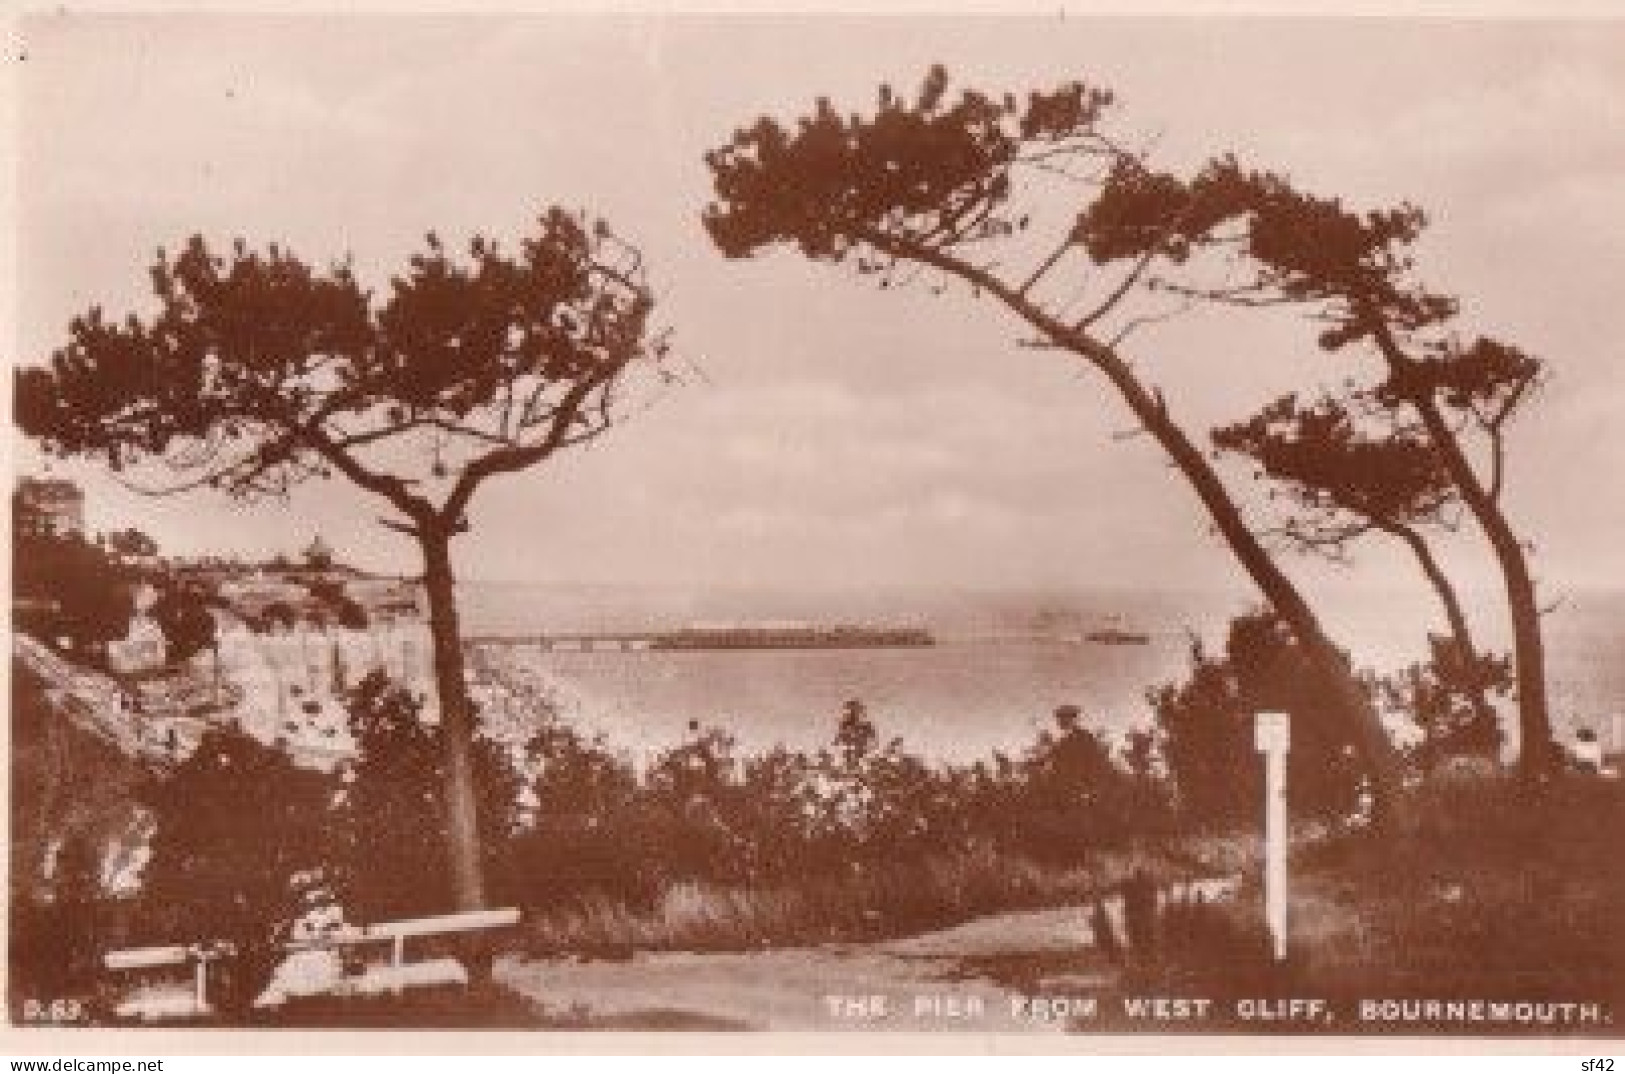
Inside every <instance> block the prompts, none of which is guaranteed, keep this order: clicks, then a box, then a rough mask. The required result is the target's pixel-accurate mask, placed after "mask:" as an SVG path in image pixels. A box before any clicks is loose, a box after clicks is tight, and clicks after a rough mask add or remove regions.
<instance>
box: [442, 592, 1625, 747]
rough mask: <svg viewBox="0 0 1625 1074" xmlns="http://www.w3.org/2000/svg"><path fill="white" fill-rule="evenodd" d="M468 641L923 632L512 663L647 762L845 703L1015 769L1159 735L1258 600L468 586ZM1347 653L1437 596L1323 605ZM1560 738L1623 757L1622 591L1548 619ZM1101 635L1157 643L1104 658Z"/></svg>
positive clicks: (1390, 651)
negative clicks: (711, 737) (1071, 748)
mask: <svg viewBox="0 0 1625 1074" xmlns="http://www.w3.org/2000/svg"><path fill="white" fill-rule="evenodd" d="M459 595H460V602H461V608H462V619H463V627H464V632H465V634H467V635H470V636H475V637H478V636H480V635H526V634H545V633H550V632H557V633H566V632H610V631H616V630H625V631H635V630H668V629H675V628H679V627H682V626H687V625H696V624H705V625H718V624H725V623H726V624H739V625H747V624H752V625H754V624H764V623H776V624H785V623H798V624H803V623H805V624H820V625H836V624H842V623H857V624H864V625H874V626H880V625H885V626H922V627H925V628H927V629H929V630H930V631H931V632H932V634H933V636H934V637H935V638H936V640H937V644H936V645H933V646H930V647H922V648H863V649H803V650H713V651H659V650H652V651H650V650H646V651H630V652H625V651H595V652H572V651H552V652H543V651H539V650H534V649H520V650H514V651H513V655H514V658H516V659H520V660H522V661H524V662H525V663H526V664H527V666H529V667H531V668H534V669H535V670H536V671H538V672H540V673H542V674H544V675H545V676H546V677H547V678H548V679H549V680H550V681H551V682H553V683H554V684H555V685H556V686H557V688H558V689H559V691H560V693H561V696H563V697H564V698H566V699H567V704H566V706H565V708H566V711H567V713H568V715H569V718H570V719H572V720H574V721H576V722H579V723H580V724H581V725H582V727H583V730H586V731H589V732H590V733H594V734H601V735H602V736H603V737H604V738H605V740H606V741H607V742H608V743H609V744H610V745H612V746H613V747H615V748H617V749H619V750H621V751H623V752H626V753H628V754H630V755H632V756H634V757H638V758H643V759H647V758H648V757H649V756H652V755H653V754H654V753H656V752H658V751H660V750H663V749H666V748H669V747H670V746H672V745H674V744H677V743H680V742H682V741H684V740H685V739H686V738H687V737H689V736H690V735H691V734H692V733H693V731H694V728H695V727H700V728H710V727H715V728H720V729H722V730H724V731H726V732H727V733H728V734H730V735H731V736H733V738H734V739H735V741H736V743H737V745H738V748H739V749H740V750H741V751H742V752H757V751H760V750H764V749H769V748H772V747H774V746H779V745H783V746H788V747H791V748H795V749H816V748H818V747H820V746H823V745H827V744H828V743H829V742H830V739H831V737H832V735H833V733H834V729H835V726H836V721H837V719H838V717H839V714H840V712H841V710H842V706H843V705H845V704H846V703H847V702H849V701H858V702H861V703H862V704H863V705H864V707H865V708H866V709H867V711H868V712H869V714H870V715H871V717H873V719H874V720H875V722H876V724H877V725H878V727H879V730H880V732H881V734H882V736H883V737H884V738H887V739H889V738H892V737H897V738H900V739H902V742H903V744H904V746H905V748H907V749H909V750H910V751H912V752H914V753H916V754H919V755H921V756H924V757H926V758H928V759H931V760H934V761H937V762H950V761H951V762H959V763H963V762H966V761H970V760H975V759H980V758H986V757H989V756H991V755H992V754H993V753H995V752H1004V753H1006V754H1009V755H1018V754H1019V753H1021V752H1022V751H1023V750H1024V749H1026V748H1027V747H1028V746H1030V745H1031V744H1032V742H1033V741H1034V739H1035V737H1036V736H1037V734H1038V733H1039V731H1040V730H1042V729H1043V728H1044V727H1046V726H1049V725H1051V724H1052V716H1053V713H1054V711H1055V710H1056V709H1057V708H1059V707H1060V706H1063V705H1075V706H1077V707H1079V708H1080V709H1081V710H1082V711H1083V713H1084V714H1085V717H1086V718H1087V719H1088V720H1089V722H1091V723H1092V724H1094V725H1095V726H1098V727H1100V728H1102V729H1105V730H1107V731H1108V732H1116V733H1121V732H1123V731H1126V730H1128V729H1131V728H1135V727H1144V726H1147V725H1149V724H1150V722H1151V709H1150V705H1149V702H1148V700H1147V693H1148V691H1150V690H1152V689H1154V688H1155V687H1157V686H1159V685H1162V684H1167V683H1173V682H1177V681H1180V680H1181V679H1182V677H1183V675H1184V673H1185V672H1186V671H1187V669H1188V668H1189V664H1190V658H1191V651H1192V645H1193V643H1194V642H1197V641H1200V642H1201V643H1202V644H1204V645H1205V646H1207V648H1208V651H1210V652H1212V651H1217V650H1218V649H1220V648H1221V647H1222V643H1223V637H1224V631H1225V627H1226V624H1227V623H1228V621H1229V619H1230V618H1231V617H1232V616H1233V615H1235V614H1237V613H1240V612H1242V611H1245V610H1246V609H1247V608H1249V607H1250V606H1254V605H1256V600H1252V599H1249V598H1248V597H1247V596H1246V595H1244V594H1234V593H1225V592H1218V591H1152V590H1129V589H1113V588H1093V589H1077V590H1066V591H1060V590H1056V591H1014V590H1012V591H970V590H967V591H925V590H917V589H907V588H897V589H867V590H862V591H856V590H855V591H851V592H834V591H830V590H827V589H826V590H820V591H817V592H800V591H795V590H788V589H787V590H782V591H768V590H761V589H751V590H744V589H739V590H734V589H725V588H705V589H701V588H694V587H681V586H609V585H605V586H591V585H547V584H534V583H500V582H465V583H462V584H461V586H460V590H459ZM1465 603H1467V604H1468V607H1469V610H1470V612H1471V613H1473V614H1474V617H1475V629H1476V630H1477V632H1478V634H1479V637H1480V643H1481V645H1483V646H1484V647H1486V648H1500V649H1503V650H1504V649H1505V648H1506V647H1507V642H1506V641H1505V637H1506V634H1507V632H1506V630H1505V629H1504V626H1503V625H1502V624H1500V623H1498V622H1497V621H1496V620H1497V616H1498V615H1500V614H1501V606H1500V605H1499V603H1498V602H1497V601H1495V600H1493V599H1482V600H1479V599H1474V598H1473V597H1472V596H1471V595H1468V597H1467V599H1466V601H1465ZM1320 607H1322V608H1323V609H1324V610H1323V612H1322V615H1323V618H1324V619H1325V623H1326V626H1327V629H1328V633H1330V634H1331V635H1332V636H1333V637H1334V639H1335V640H1336V641H1337V642H1338V643H1339V644H1340V645H1343V646H1344V647H1346V648H1347V649H1348V650H1349V651H1350V652H1351V653H1352V654H1353V656H1354V658H1355V661H1356V663H1357V664H1358V665H1359V666H1361V667H1365V668H1371V669H1374V670H1379V671H1392V670H1395V669H1397V668H1400V667H1403V666H1405V665H1406V664H1407V663H1410V662H1412V661H1414V660H1416V659H1418V658H1420V657H1421V656H1422V655H1423V653H1424V652H1425V648H1426V633H1427V631H1429V630H1437V629H1439V624H1438V616H1437V613H1436V610H1435V609H1433V608H1432V607H1430V605H1429V604H1428V602H1427V600H1426V599H1425V595H1421V596H1419V595H1417V594H1412V593H1408V592H1405V593H1395V592H1383V591H1377V590H1370V589H1354V588H1352V587H1351V588H1350V589H1349V590H1348V591H1347V592H1339V593H1337V594H1335V595H1334V596H1332V597H1330V598H1326V599H1323V600H1321V601H1320ZM1544 627H1545V637H1546V644H1547V650H1548V675H1549V679H1550V691H1551V697H1552V707H1553V713H1554V722H1555V723H1556V724H1557V729H1558V732H1559V734H1560V736H1569V735H1572V733H1573V731H1574V730H1576V729H1578V728H1579V727H1581V726H1586V727H1592V728H1594V729H1596V730H1597V731H1598V733H1599V734H1600V735H1602V736H1603V738H1604V741H1605V742H1608V743H1609V744H1610V746H1611V748H1614V749H1622V748H1625V742H1621V741H1618V739H1620V738H1621V737H1625V591H1620V590H1602V589H1599V590H1592V591H1582V592H1576V593H1570V594H1567V595H1566V596H1565V598H1564V599H1563V600H1562V601H1561V602H1560V603H1559V604H1558V605H1557V606H1556V607H1555V608H1554V609H1553V610H1552V611H1550V612H1549V613H1548V614H1547V616H1546V618H1545V620H1544ZM1098 629H1116V630H1122V631H1127V632H1133V633H1143V634H1145V635H1146V637H1147V641H1146V643H1145V644H1143V645H1142V644H1102V643H1100V642H1097V641H1089V640H1087V639H1086V637H1085V635H1086V634H1087V633H1089V632H1090V631H1093V630H1098Z"/></svg>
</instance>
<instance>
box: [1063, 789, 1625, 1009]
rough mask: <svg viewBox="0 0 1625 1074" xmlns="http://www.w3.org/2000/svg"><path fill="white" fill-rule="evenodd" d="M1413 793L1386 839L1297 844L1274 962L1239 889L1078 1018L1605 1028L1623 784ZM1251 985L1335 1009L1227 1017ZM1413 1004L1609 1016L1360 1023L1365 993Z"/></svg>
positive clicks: (1618, 932)
mask: <svg viewBox="0 0 1625 1074" xmlns="http://www.w3.org/2000/svg"><path fill="white" fill-rule="evenodd" d="M1411 805H1412V809H1411V811H1410V813H1409V821H1408V823H1407V826H1406V827H1405V829H1404V830H1402V831H1400V832H1399V833H1396V834H1395V835H1393V836H1389V837H1383V838H1379V837H1376V836H1373V835H1359V834H1348V835H1343V836H1340V837H1335V838H1329V839H1325V840H1322V841H1319V842H1316V843H1313V844H1310V845H1308V846H1307V847H1304V848H1303V849H1301V850H1300V851H1299V852H1298V853H1296V854H1294V858H1293V862H1292V881H1291V886H1290V891H1291V900H1290V903H1289V930H1290V933H1291V937H1292V943H1291V946H1290V949H1289V955H1288V959H1287V960H1286V962H1285V963H1284V964H1281V965H1276V964H1275V963H1274V962H1273V961H1272V959H1271V958H1270V957H1269V954H1270V951H1269V943H1268V937H1267V935H1266V933H1265V931H1264V928H1263V924H1262V921H1263V908H1262V897H1261V892H1260V891H1259V890H1258V888H1257V886H1256V884H1249V885H1248V886H1246V887H1244V888H1243V889H1242V891H1241V892H1240V893H1239V896H1238V898H1237V899H1236V900H1235V901H1234V902H1232V903H1227V904H1223V905H1208V906H1199V907H1191V908H1187V909H1184V910H1182V911H1180V912H1178V913H1176V914H1174V915H1171V916H1169V917H1166V918H1165V919H1164V921H1163V923H1162V932H1163V941H1164V942H1163V945H1162V950H1161V951H1160V952H1159V954H1158V957H1157V958H1156V960H1154V961H1150V962H1147V963H1144V964H1140V965H1134V966H1130V967H1128V968H1127V969H1126V970H1125V972H1124V974H1123V976H1122V979H1121V981H1120V983H1119V985H1118V988H1117V989H1116V990H1114V991H1113V993H1112V994H1110V995H1105V996H1102V1003H1101V1007H1102V1012H1103V1014H1104V1015H1105V1016H1104V1017H1102V1018H1101V1019H1099V1020H1095V1021H1091V1022H1090V1023H1088V1024H1087V1025H1086V1026H1083V1025H1080V1026H1079V1028H1087V1029H1089V1030H1092V1031H1121V1030H1123V1029H1139V1030H1144V1029H1146V1028H1147V1026H1146V1024H1145V1023H1144V1022H1137V1021H1132V1020H1128V1019H1125V1018H1123V1017H1121V1000H1122V998H1123V997H1124V996H1132V995H1136V994H1138V995H1183V996H1208V997H1213V998H1214V999H1215V1000H1216V1005H1215V1009H1216V1011H1217V1013H1218V1015H1219V1017H1218V1018H1216V1019H1215V1020H1212V1021H1206V1022H1199V1023H1193V1024H1190V1025H1177V1024H1168V1025H1166V1026H1161V1027H1160V1029H1162V1030H1166V1031H1178V1030H1180V1029H1187V1030H1202V1031H1206V1032H1213V1031H1215V1030H1226V1029H1228V1030H1234V1031H1247V1032H1256V1031H1258V1030H1259V1029H1260V1028H1264V1029H1267V1030H1270V1031H1280V1030H1283V1029H1285V1030H1287V1031H1298V1032H1315V1031H1326V1030H1330V1031H1332V1032H1343V1033H1346V1032H1350V1031H1373V1032H1409V1033H1416V1032H1429V1033H1446V1034H1451V1033H1453V1034H1458V1035H1480V1034H1483V1033H1525V1034H1528V1033H1535V1034H1539V1035H1550V1034H1553V1033H1574V1034H1581V1035H1586V1034H1589V1035H1605V1036H1606V1035H1616V1034H1617V1033H1618V1029H1617V1023H1618V1020H1619V1019H1620V1018H1621V1017H1625V972H1622V971H1625V925H1622V922H1621V917H1620V908H1621V906H1625V858H1622V856H1621V855H1620V852H1619V844H1618V840H1619V833H1620V831H1622V830H1625V828H1622V824H1625V787H1622V786H1621V785H1620V784H1619V783H1609V782H1603V781H1598V780H1592V779H1582V778H1570V779H1565V780H1560V781H1558V782H1557V783H1555V784H1554V785H1552V786H1550V787H1548V788H1545V789H1544V790H1543V791H1541V792H1540V793H1538V794H1531V793H1528V792H1526V791H1525V790H1524V788H1522V787H1520V786H1519V785H1518V784H1516V783H1515V782H1513V781H1512V780H1511V779H1510V778H1508V777H1504V776H1496V777H1491V778H1478V779H1471V780H1451V781H1441V782H1435V783H1432V784H1428V785H1425V786H1424V787H1422V788H1420V789H1419V791H1418V792H1417V794H1416V796H1415V799H1414V801H1413V802H1412V803H1411ZM1248 997H1254V998H1256V997H1322V998H1325V999H1327V1000H1329V1001H1330V1002H1331V1004H1332V1007H1333V1009H1334V1011H1335V1012H1336V1018H1335V1019H1334V1020H1333V1021H1328V1022H1324V1023H1321V1022H1314V1023H1303V1024H1288V1025H1281V1024H1273V1025H1269V1026H1261V1025H1260V1023H1259V1022H1258V1021H1256V1020H1252V1021H1249V1020H1245V1019H1241V1018H1239V1017H1237V1016H1236V1011H1235V1003H1236V1001H1237V1000H1241V999H1245V998H1248ZM1414 999H1433V1000H1441V1001H1449V1000H1460V1001H1473V1000H1482V1001H1485V1002H1495V1001H1506V1002H1524V1003H1529V1002H1539V1003H1584V1004H1596V1005H1599V1006H1600V1008H1601V1010H1602V1011H1603V1012H1604V1015H1605V1017H1608V1018H1612V1019H1613V1021H1612V1023H1607V1022H1605V1023H1601V1024H1598V1023H1589V1024H1572V1023H1571V1024H1561V1023H1559V1024H1550V1023H1548V1024H1520V1023H1507V1024H1498V1023H1484V1022H1473V1023H1464V1022H1459V1021H1457V1022H1452V1021H1450V1020H1448V1019H1435V1020H1433V1021H1428V1022H1414V1021H1413V1022H1405V1023H1398V1022H1383V1021H1371V1022H1360V1021H1358V1012H1359V1010H1360V1001H1362V1000H1414ZM1114 1013H1115V1014H1117V1015H1118V1017H1115V1018H1114V1017H1112V1015H1113V1014H1114ZM1350 1019H1356V1021H1353V1022H1351V1021H1350Z"/></svg>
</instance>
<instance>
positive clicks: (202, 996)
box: [192, 950, 209, 1013]
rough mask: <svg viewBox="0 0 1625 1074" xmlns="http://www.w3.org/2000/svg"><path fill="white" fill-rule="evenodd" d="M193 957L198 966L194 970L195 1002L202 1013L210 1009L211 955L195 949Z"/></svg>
mask: <svg viewBox="0 0 1625 1074" xmlns="http://www.w3.org/2000/svg"><path fill="white" fill-rule="evenodd" d="M192 958H193V959H194V960H195V962H196V968H195V969H194V970H193V971H192V987H193V992H194V995H193V1002H195V1003H196V1004H197V1009H198V1011H199V1012H200V1013H201V1012H203V1011H206V1010H208V1009H209V956H208V955H207V954H205V953H204V952H202V951H198V950H194V951H193V952H192Z"/></svg>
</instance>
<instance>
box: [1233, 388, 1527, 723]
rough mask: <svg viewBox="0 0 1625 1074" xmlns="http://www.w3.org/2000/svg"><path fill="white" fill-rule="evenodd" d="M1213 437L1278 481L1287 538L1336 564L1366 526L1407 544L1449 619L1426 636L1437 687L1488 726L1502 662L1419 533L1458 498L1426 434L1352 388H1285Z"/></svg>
mask: <svg viewBox="0 0 1625 1074" xmlns="http://www.w3.org/2000/svg"><path fill="white" fill-rule="evenodd" d="M1351 404H1352V407H1351ZM1361 404H1364V406H1363V407H1362V405H1361ZM1360 409H1363V410H1364V411H1366V413H1365V415H1364V416H1365V417H1366V418H1367V419H1368V420H1367V422H1366V423H1365V424H1366V425H1367V426H1370V425H1371V424H1373V423H1374V424H1375V428H1369V427H1368V428H1362V422H1361V421H1360V417H1361V415H1360V414H1358V413H1357V411H1358V410H1360ZM1213 441H1214V443H1215V444H1216V445H1217V446H1218V447H1219V448H1220V449H1221V450H1225V451H1232V452H1236V453H1238V454H1241V455H1243V456H1246V457H1248V458H1250V459H1252V460H1253V461H1254V462H1255V463H1257V464H1258V466H1259V468H1260V474H1261V475H1262V476H1265V477H1268V478H1270V479H1272V480H1273V481H1275V482H1277V483H1278V484H1279V486H1280V487H1281V489H1282V491H1284V493H1285V494H1286V497H1287V499H1288V500H1289V501H1290V502H1291V505H1292V511H1291V512H1290V513H1289V514H1288V515H1287V516H1286V518H1285V519H1284V520H1283V521H1282V523H1281V525H1280V526H1279V527H1277V528H1276V530H1275V532H1276V533H1277V534H1279V535H1280V537H1281V538H1282V539H1283V540H1284V541H1286V542H1287V543H1289V544H1291V545H1293V546H1295V547H1297V548H1299V549H1302V550H1305V551H1309V552H1312V553H1316V554H1319V555H1323V556H1325V557H1326V558H1328V559H1332V560H1334V561H1338V562H1344V561H1346V560H1347V557H1348V551H1349V547H1350V545H1351V544H1352V543H1353V542H1354V541H1355V540H1357V539H1358V538H1360V537H1362V536H1364V535H1366V534H1369V533H1380V534H1385V535H1387V536H1389V537H1392V538H1394V539H1396V540H1399V541H1401V542H1403V543H1404V545H1405V547H1406V548H1407V549H1408V550H1409V551H1410V553H1411V554H1412V556H1414V557H1415V559H1416V562H1417V566H1418V567H1420V568H1421V571H1422V573H1423V575H1424V576H1425V577H1426V578H1427V581H1428V584H1429V585H1430V586H1431V587H1432V589H1433V592H1434V594H1435V595H1436V596H1437V597H1438V599H1439V604H1440V606H1441V608H1442V609H1443V611H1444V614H1445V620H1446V622H1447V623H1448V624H1449V626H1450V636H1449V638H1448V639H1433V640H1432V642H1431V645H1432V648H1433V650H1434V654H1433V655H1434V657H1435V661H1434V662H1435V665H1436V666H1437V667H1438V668H1439V670H1440V672H1441V674H1443V676H1444V677H1443V678H1442V679H1441V681H1440V685H1441V686H1446V685H1448V686H1454V687H1455V688H1456V689H1457V690H1459V691H1460V692H1461V693H1462V694H1463V695H1464V696H1465V698H1466V700H1467V703H1468V704H1469V705H1470V706H1471V709H1472V712H1473V714H1474V715H1475V716H1476V717H1477V719H1478V721H1479V722H1480V723H1482V724H1485V725H1488V726H1489V727H1490V728H1493V727H1494V726H1495V724H1496V716H1495V709H1494V707H1493V706H1492V705H1491V704H1490V701H1489V690H1490V688H1491V687H1492V686H1493V685H1494V684H1495V683H1496V682H1497V681H1498V679H1499V677H1500V676H1499V674H1498V671H1499V668H1500V662H1499V661H1497V660H1495V659H1493V658H1491V657H1489V656H1488V654H1482V653H1480V652H1479V651H1478V647H1477V645H1476V644H1475V643H1474V641H1473V634H1472V629H1471V627H1470V626H1469V624H1468V621H1467V613H1466V611H1465V610H1464V609H1463V608H1462V604H1461V598H1460V597H1459V596H1458V594H1457V593H1456V587H1455V586H1454V585H1453V584H1452V583H1451V581H1450V578H1449V576H1448V575H1446V574H1445V571H1444V567H1443V565H1442V564H1440V562H1439V558H1438V556H1437V555H1435V554H1434V552H1433V548H1432V546H1431V545H1430V544H1429V543H1428V539H1427V537H1426V536H1425V534H1424V532H1423V529H1424V527H1445V528H1450V529H1453V528H1454V517H1453V512H1454V509H1455V508H1457V507H1459V505H1460V497H1459V494H1458V492H1457V489H1456V486H1455V484H1454V483H1453V482H1452V481H1451V480H1450V475H1449V474H1448V473H1447V472H1446V471H1445V469H1444V466H1443V465H1442V464H1441V463H1440V461H1439V457H1438V453H1437V452H1435V451H1434V450H1433V445H1432V444H1431V443H1430V441H1429V440H1428V437H1427V433H1426V431H1425V430H1422V429H1420V428H1417V427H1416V426H1415V425H1414V423H1410V424H1407V423H1405V422H1403V421H1401V420H1399V418H1398V416H1397V415H1395V414H1394V412H1393V411H1392V410H1391V409H1389V408H1387V407H1384V406H1382V404H1381V403H1379V402H1377V401H1376V400H1373V399H1370V398H1369V397H1366V398H1361V397H1360V396H1359V394H1358V393H1353V394H1352V395H1351V398H1350V399H1349V400H1347V401H1344V400H1341V399H1336V398H1333V397H1331V396H1323V397H1322V398H1320V399H1319V400H1318V401H1316V402H1315V403H1314V404H1312V405H1309V406H1304V405H1302V404H1301V403H1300V402H1299V401H1298V399H1297V397H1296V396H1291V395H1288V396H1283V397H1281V398H1280V399H1277V400H1276V401H1275V402H1273V403H1271V404H1270V405H1269V406H1267V407H1265V408H1264V409H1263V410H1261V411H1260V412H1259V413H1258V414H1256V415H1254V416H1253V417H1251V418H1249V419H1248V420H1246V421H1243V422H1237V423H1236V424H1234V425H1229V426H1226V427H1224V428H1222V429H1217V430H1215V431H1214V434H1213Z"/></svg>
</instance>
